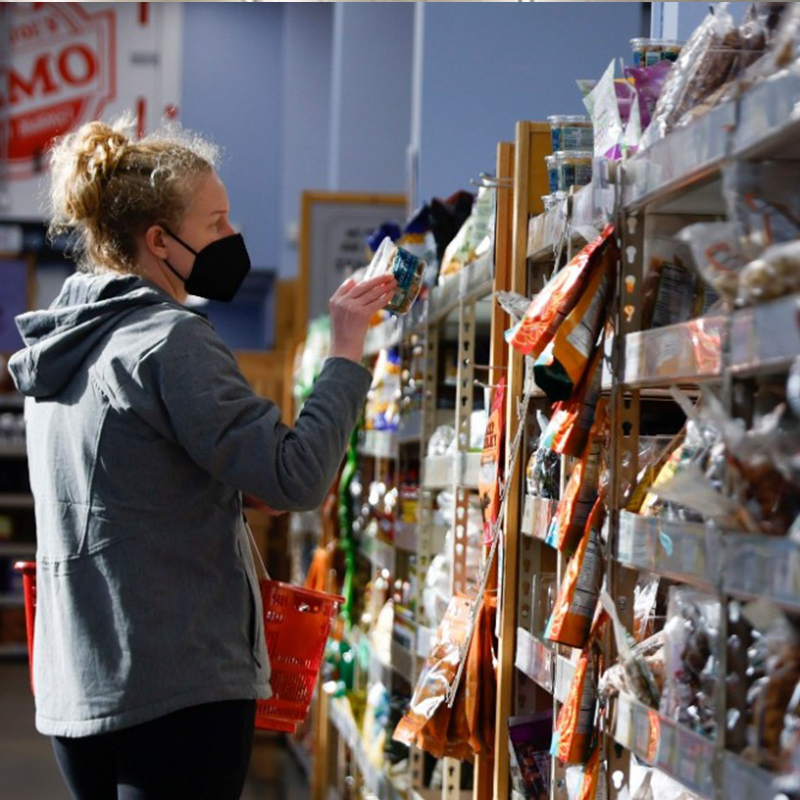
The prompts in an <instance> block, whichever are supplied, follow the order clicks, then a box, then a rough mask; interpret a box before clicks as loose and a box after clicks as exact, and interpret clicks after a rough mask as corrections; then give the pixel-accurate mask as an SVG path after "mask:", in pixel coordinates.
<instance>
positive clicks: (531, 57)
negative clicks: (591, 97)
mask: <svg viewBox="0 0 800 800" xmlns="http://www.w3.org/2000/svg"><path fill="white" fill-rule="evenodd" d="M420 10H421V12H422V13H423V15H424V34H423V39H424V42H423V56H422V58H423V61H422V70H423V77H422V87H421V88H422V92H421V127H420V154H419V191H418V197H419V198H420V199H421V200H427V199H430V198H431V197H434V196H437V195H438V196H446V195H449V194H450V193H452V192H453V191H455V190H456V189H459V188H469V179H470V178H475V177H477V175H478V173H479V172H481V171H486V172H493V171H494V168H495V152H496V146H497V143H498V142H499V141H504V140H510V139H513V136H514V124H515V123H516V122H517V121H518V120H522V119H530V120H544V119H546V118H547V116H548V115H550V114H570V113H572V114H581V113H584V107H583V103H582V102H581V95H580V92H579V91H578V88H577V86H576V85H575V79H576V78H599V77H600V75H601V74H602V72H603V70H604V69H605V68H606V67H607V66H608V62H609V61H610V60H611V59H612V58H615V57H623V58H626V59H628V60H630V53H631V49H630V44H629V41H630V39H631V38H633V37H634V36H639V35H642V34H641V27H642V24H643V19H642V7H641V4H639V3H497V4H495V3H426V4H424V5H423V6H421V7H420ZM648 33H649V29H648Z"/></svg>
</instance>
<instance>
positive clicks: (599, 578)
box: [545, 497, 605, 647]
mask: <svg viewBox="0 0 800 800" xmlns="http://www.w3.org/2000/svg"><path fill="white" fill-rule="evenodd" d="M604 519H605V509H604V507H603V501H602V498H600V497H598V498H597V500H596V501H595V504H594V508H593V509H592V513H591V514H590V515H589V520H588V521H587V523H586V532H585V533H584V535H583V539H582V540H581V543H580V545H579V546H578V549H577V551H576V552H575V555H574V556H573V557H572V560H571V561H570V562H569V566H568V567H567V571H566V574H565V576H564V581H563V582H562V584H561V589H560V591H559V593H558V598H557V600H556V604H555V608H554V609H553V613H552V614H551V616H550V620H549V622H548V623H547V630H546V631H545V636H546V637H547V638H548V639H549V640H550V641H551V642H558V643H559V644H567V645H570V646H572V647H584V646H585V645H586V642H587V641H588V638H589V631H590V629H591V626H592V619H593V618H594V615H595V611H596V610H597V599H598V597H599V596H600V587H601V586H602V583H603V552H602V542H601V539H600V530H601V527H602V524H603V520H604Z"/></svg>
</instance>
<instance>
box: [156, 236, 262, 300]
mask: <svg viewBox="0 0 800 800" xmlns="http://www.w3.org/2000/svg"><path fill="white" fill-rule="evenodd" d="M164 230H165V231H166V232H167V233H168V234H169V235H170V236H171V237H172V238H173V239H175V241H176V242H179V243H180V244H181V245H183V246H184V247H185V248H186V249H187V250H188V251H189V252H190V253H194V256H195V259H194V266H193V267H192V271H191V273H190V274H189V277H188V278H186V279H185V280H184V279H183V277H181V275H180V273H179V272H178V271H177V270H176V269H175V268H174V267H173V266H172V264H170V263H169V261H167V259H166V258H165V259H164V263H165V264H166V265H167V266H168V267H169V268H170V269H171V270H172V271H173V272H174V273H175V274H176V275H177V276H178V278H180V279H181V280H182V281H183V285H184V286H185V287H186V291H187V292H188V293H189V294H193V295H196V296H197V297H205V298H206V299H207V300H220V301H221V302H223V303H229V302H230V301H231V300H233V298H234V297H235V296H236V292H238V291H239V287H240V286H241V285H242V282H243V281H244V279H245V278H246V277H247V273H248V272H250V256H249V255H248V254H247V248H246V247H245V245H244V239H243V238H242V235H241V234H240V233H234V234H233V235H231V236H226V237H224V238H223V239H217V241H216V242H211V244H208V245H206V246H205V247H204V248H203V249H202V250H201V251H200V252H199V253H198V252H197V251H196V250H193V249H192V248H191V247H189V245H188V244H186V242H184V241H183V240H181V239H179V238H178V237H177V236H176V235H175V234H174V233H172V231H170V230H168V229H167V228H164Z"/></svg>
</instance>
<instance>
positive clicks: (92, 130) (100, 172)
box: [75, 122, 129, 181]
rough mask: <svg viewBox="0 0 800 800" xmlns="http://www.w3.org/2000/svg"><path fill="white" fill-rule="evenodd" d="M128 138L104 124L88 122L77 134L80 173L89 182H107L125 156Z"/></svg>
mask: <svg viewBox="0 0 800 800" xmlns="http://www.w3.org/2000/svg"><path fill="white" fill-rule="evenodd" d="M128 141H129V140H128V137H127V136H125V134H124V133H122V132H121V131H118V130H115V129H114V128H111V127H110V126H108V125H106V124H105V123H104V122H90V123H88V124H87V125H84V126H83V127H82V128H80V129H79V130H78V132H77V141H76V143H75V144H76V149H77V155H78V158H79V163H80V167H79V169H81V171H85V173H86V177H87V178H89V179H90V180H97V179H100V180H101V181H104V180H107V179H108V178H110V177H111V176H112V175H113V174H114V170H115V169H116V168H117V166H118V165H119V162H120V161H121V160H122V158H123V156H124V155H125V149H126V148H127V146H128Z"/></svg>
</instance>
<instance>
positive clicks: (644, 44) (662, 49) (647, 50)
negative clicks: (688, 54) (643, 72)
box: [631, 39, 683, 67]
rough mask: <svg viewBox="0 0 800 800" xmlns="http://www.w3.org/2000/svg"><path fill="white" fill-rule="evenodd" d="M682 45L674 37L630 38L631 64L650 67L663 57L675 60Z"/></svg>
mask: <svg viewBox="0 0 800 800" xmlns="http://www.w3.org/2000/svg"><path fill="white" fill-rule="evenodd" d="M682 47H683V42H679V41H677V40H675V39H631V49H632V50H633V65H634V66H635V67H652V66H653V65H654V64H658V62H659V61H663V60H664V59H668V60H669V61H677V60H678V56H679V55H680V53H681V48H682Z"/></svg>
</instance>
